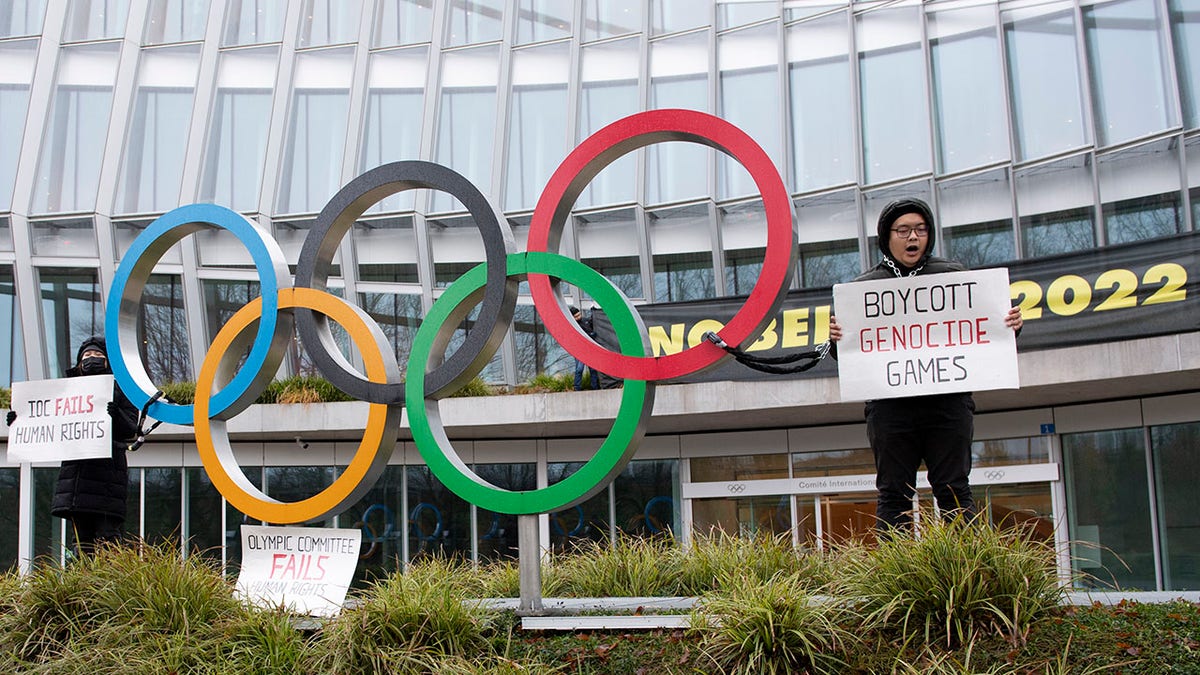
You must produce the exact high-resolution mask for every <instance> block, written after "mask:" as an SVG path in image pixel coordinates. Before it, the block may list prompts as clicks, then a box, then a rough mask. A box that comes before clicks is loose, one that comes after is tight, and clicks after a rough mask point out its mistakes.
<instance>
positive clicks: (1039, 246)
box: [1015, 155, 1096, 257]
mask: <svg viewBox="0 0 1200 675" xmlns="http://www.w3.org/2000/svg"><path fill="white" fill-rule="evenodd" d="M1015 179H1016V182H1017V213H1018V215H1019V216H1020V221H1019V222H1020V226H1021V250H1022V253H1023V255H1024V256H1025V257H1034V256H1043V255H1053V254H1055V253H1066V252H1068V251H1081V250H1086V249H1089V248H1094V247H1095V242H1096V239H1095V223H1094V221H1093V218H1094V215H1095V207H1094V206H1093V204H1094V203H1095V198H1094V196H1093V194H1094V191H1093V186H1092V163H1091V158H1090V156H1088V155H1078V156H1075V157H1068V158H1066V159H1063V160H1059V161H1057V162H1051V163H1049V164H1042V165H1039V166H1033V167H1027V168H1024V169H1019V170H1017V172H1016V174H1015Z"/></svg>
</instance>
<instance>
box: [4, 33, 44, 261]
mask: <svg viewBox="0 0 1200 675" xmlns="http://www.w3.org/2000/svg"><path fill="white" fill-rule="evenodd" d="M2 12H3V10H0V13H2ZM0 23H2V22H0ZM37 46H38V43H37V40H20V41H14V42H3V43H0V148H13V149H14V150H13V151H10V152H0V211H7V210H9V209H10V208H12V193H13V187H14V186H15V185H16V182H17V164H18V162H19V161H20V158H21V153H20V152H19V151H18V150H19V149H20V147H21V138H22V137H23V136H24V131H25V117H26V114H27V112H28V108H29V84H30V83H31V82H32V81H33V68H34V62H35V60H36V59H37ZM10 250H11V249H10Z"/></svg>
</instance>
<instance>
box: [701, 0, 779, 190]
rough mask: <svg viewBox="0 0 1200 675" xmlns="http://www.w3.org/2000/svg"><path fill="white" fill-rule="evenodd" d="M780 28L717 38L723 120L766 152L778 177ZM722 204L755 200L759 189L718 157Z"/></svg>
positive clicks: (744, 173)
mask: <svg viewBox="0 0 1200 675" xmlns="http://www.w3.org/2000/svg"><path fill="white" fill-rule="evenodd" d="M778 54H779V28H778V25H777V24H775V23H769V24H765V25H762V26H758V27H756V28H749V29H746V30H741V31H738V32H736V33H726V34H724V35H721V36H720V37H719V38H717V66H718V68H719V70H718V73H717V77H718V78H719V80H720V87H721V88H720V110H721V117H722V118H723V119H726V120H728V121H729V122H731V123H733V124H734V125H736V126H737V127H738V128H740V129H741V130H742V131H744V132H746V133H747V134H749V135H750V137H751V138H753V139H754V140H755V142H757V143H758V145H759V146H761V147H762V149H763V151H764V152H766V153H767V156H768V157H770V158H771V160H772V161H773V162H774V164H775V168H776V170H777V171H779V170H780V169H781V168H782V167H783V154H782V153H783V141H782V139H781V138H780V136H779V134H780V124H779V103H778V99H779V57H778ZM717 169H718V170H717V195H718V198H720V199H726V198H730V197H741V196H746V195H757V194H758V193H759V190H758V187H757V186H756V185H755V184H754V181H753V180H752V179H751V178H750V172H748V171H746V169H744V168H743V167H742V165H741V164H739V163H738V162H737V161H736V160H734V159H733V158H732V157H728V156H726V155H725V154H724V153H720V154H718V155H717Z"/></svg>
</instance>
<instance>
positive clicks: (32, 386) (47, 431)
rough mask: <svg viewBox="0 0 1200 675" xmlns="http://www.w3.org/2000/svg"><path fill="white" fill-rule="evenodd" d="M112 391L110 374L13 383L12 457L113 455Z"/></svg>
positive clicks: (22, 459)
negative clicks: (15, 415)
mask: <svg viewBox="0 0 1200 675" xmlns="http://www.w3.org/2000/svg"><path fill="white" fill-rule="evenodd" d="M112 394H113V376H112V375H90V376H87V377H69V378H62V379H57V380H34V381H32V382H13V387H12V407H13V410H15V411H17V419H16V420H15V421H14V422H13V425H12V428H11V429H10V430H9V433H8V461H10V462H14V463H17V462H55V461H59V460H69V459H96V458H104V457H112V420H111V419H110V418H109V416H108V403H109V401H111V400H112Z"/></svg>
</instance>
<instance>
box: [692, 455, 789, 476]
mask: <svg viewBox="0 0 1200 675" xmlns="http://www.w3.org/2000/svg"><path fill="white" fill-rule="evenodd" d="M797 456H799V455H797ZM689 461H690V462H691V470H692V481H693V482H697V483H710V482H716V481H735V480H736V481H741V480H767V479H771V478H787V477H788V456H787V455H785V454H780V453H774V454H764V455H728V456H725V457H693V458H692V459H691V460H689Z"/></svg>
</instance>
